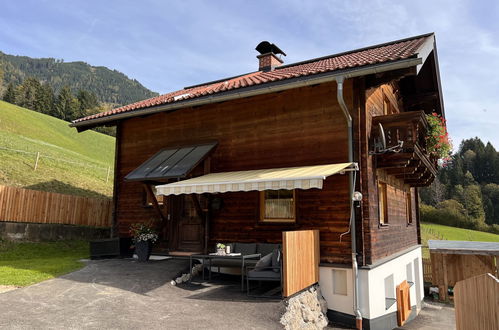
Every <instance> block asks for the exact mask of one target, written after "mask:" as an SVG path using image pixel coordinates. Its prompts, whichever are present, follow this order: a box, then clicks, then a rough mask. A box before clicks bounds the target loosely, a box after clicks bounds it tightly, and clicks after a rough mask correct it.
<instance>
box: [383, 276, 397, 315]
mask: <svg viewBox="0 0 499 330" xmlns="http://www.w3.org/2000/svg"><path fill="white" fill-rule="evenodd" d="M396 302H397V299H396V298H395V282H394V280H393V274H392V275H390V276H388V277H386V278H385V310H387V309H389V308H390V307H392V306H393V304H395V303H396Z"/></svg>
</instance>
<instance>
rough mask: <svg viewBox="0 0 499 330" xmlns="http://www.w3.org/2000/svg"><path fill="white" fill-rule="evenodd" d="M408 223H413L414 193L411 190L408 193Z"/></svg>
mask: <svg viewBox="0 0 499 330" xmlns="http://www.w3.org/2000/svg"><path fill="white" fill-rule="evenodd" d="M406 210H407V224H409V225H410V224H412V194H411V190H410V189H409V191H408V192H407V194H406Z"/></svg>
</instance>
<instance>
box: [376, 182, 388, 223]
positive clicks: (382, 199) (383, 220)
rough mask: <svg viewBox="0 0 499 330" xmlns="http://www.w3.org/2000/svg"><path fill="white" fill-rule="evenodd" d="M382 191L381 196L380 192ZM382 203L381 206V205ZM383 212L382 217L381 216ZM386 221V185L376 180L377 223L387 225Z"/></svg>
mask: <svg viewBox="0 0 499 330" xmlns="http://www.w3.org/2000/svg"><path fill="white" fill-rule="evenodd" d="M381 191H383V196H382V194H381ZM382 203H383V207H382ZM382 214H383V217H382V216H381V215H382ZM388 223H389V221H388V185H387V183H386V182H384V181H378V224H379V225H380V226H387V225H388Z"/></svg>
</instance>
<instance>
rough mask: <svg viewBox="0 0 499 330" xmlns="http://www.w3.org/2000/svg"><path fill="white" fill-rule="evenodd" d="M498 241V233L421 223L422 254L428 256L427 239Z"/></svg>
mask: <svg viewBox="0 0 499 330" xmlns="http://www.w3.org/2000/svg"><path fill="white" fill-rule="evenodd" d="M432 239H434V240H448V241H480V242H499V235H496V234H492V233H486V232H483V231H477V230H471V229H463V228H456V227H450V226H443V225H437V224H434V223H421V241H422V242H421V243H422V245H423V256H424V257H425V258H429V257H430V255H429V252H428V240H432Z"/></svg>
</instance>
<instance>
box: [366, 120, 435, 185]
mask: <svg viewBox="0 0 499 330" xmlns="http://www.w3.org/2000/svg"><path fill="white" fill-rule="evenodd" d="M379 123H381V125H382V127H383V131H384V133H385V140H386V146H387V148H390V147H394V146H397V145H399V144H400V143H399V142H400V141H402V143H403V144H402V147H401V148H395V149H394V150H391V151H388V152H385V153H375V155H376V156H375V157H376V168H379V169H384V170H386V172H387V173H388V174H389V175H394V176H395V177H397V178H400V179H403V180H404V182H405V183H406V184H408V185H410V186H412V187H423V186H428V185H430V184H431V182H432V181H433V180H434V179H435V176H436V175H437V159H436V158H435V157H433V156H432V155H430V154H429V152H428V151H427V150H426V140H425V137H426V132H427V129H428V122H427V121H426V117H425V114H424V112H423V111H411V112H403V113H398V114H393V115H385V116H376V117H373V120H372V132H371V137H372V138H371V150H373V149H374V148H373V146H374V138H375V137H379V136H380V132H379V125H378V124H379Z"/></svg>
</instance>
